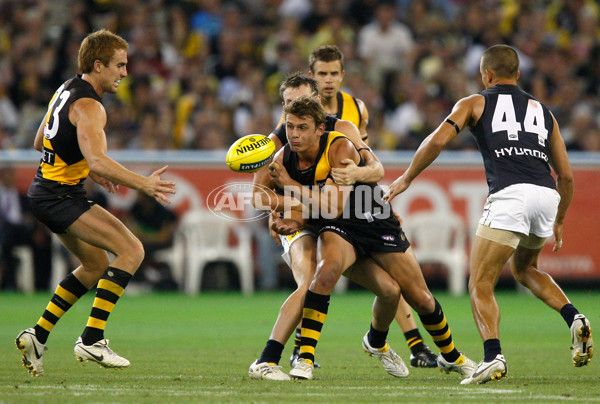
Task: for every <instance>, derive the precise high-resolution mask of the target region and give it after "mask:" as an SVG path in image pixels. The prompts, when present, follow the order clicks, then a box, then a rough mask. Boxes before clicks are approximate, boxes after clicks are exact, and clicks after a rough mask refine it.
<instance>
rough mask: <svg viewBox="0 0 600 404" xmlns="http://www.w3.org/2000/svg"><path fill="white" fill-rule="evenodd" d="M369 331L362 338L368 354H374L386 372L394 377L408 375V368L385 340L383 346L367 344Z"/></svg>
mask: <svg viewBox="0 0 600 404" xmlns="http://www.w3.org/2000/svg"><path fill="white" fill-rule="evenodd" d="M368 336H369V333H368V332H367V333H366V334H365V336H364V337H363V340H362V346H363V349H364V350H365V352H366V353H367V354H368V355H369V356H375V357H377V359H379V361H380V362H381V364H382V365H383V368H384V369H385V371H386V372H388V373H389V374H391V375H392V376H395V377H406V376H408V373H409V372H408V368H407V367H406V364H405V363H404V361H403V360H402V358H401V357H400V356H398V354H397V353H396V352H394V350H393V349H392V348H391V347H390V346H389V344H388V343H387V342H386V343H385V345H384V346H383V348H373V347H372V346H371V345H370V344H369V337H368Z"/></svg>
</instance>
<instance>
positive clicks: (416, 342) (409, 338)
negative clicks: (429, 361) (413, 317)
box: [404, 328, 424, 355]
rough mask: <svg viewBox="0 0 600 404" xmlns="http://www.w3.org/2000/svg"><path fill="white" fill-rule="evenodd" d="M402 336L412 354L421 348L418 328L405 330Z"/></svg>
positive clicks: (421, 341) (421, 339) (421, 342)
mask: <svg viewBox="0 0 600 404" xmlns="http://www.w3.org/2000/svg"><path fill="white" fill-rule="evenodd" d="M404 338H406V343H407V344H408V348H409V349H410V352H412V353H413V354H414V355H416V354H417V353H419V352H421V351H422V350H423V348H424V345H423V337H422V336H421V333H420V332H419V329H418V328H415V329H414V330H410V331H407V332H405V333H404Z"/></svg>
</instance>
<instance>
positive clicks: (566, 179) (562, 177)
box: [556, 172, 575, 187]
mask: <svg viewBox="0 0 600 404" xmlns="http://www.w3.org/2000/svg"><path fill="white" fill-rule="evenodd" d="M556 179H557V182H558V183H559V184H560V185H561V186H567V187H572V186H573V183H574V181H575V180H574V179H573V173H572V172H571V173H562V174H557V176H556Z"/></svg>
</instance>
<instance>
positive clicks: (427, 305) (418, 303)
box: [405, 291, 435, 315]
mask: <svg viewBox="0 0 600 404" xmlns="http://www.w3.org/2000/svg"><path fill="white" fill-rule="evenodd" d="M405 299H406V300H407V301H408V302H409V303H410V306H411V307H412V308H413V309H414V310H415V311H416V312H417V313H419V314H421V315H423V314H431V313H433V311H434V310H435V298H434V297H433V295H432V294H431V293H430V292H429V291H419V292H418V293H416V294H414V297H413V298H412V299H410V300H409V298H408V297H407V296H405Z"/></svg>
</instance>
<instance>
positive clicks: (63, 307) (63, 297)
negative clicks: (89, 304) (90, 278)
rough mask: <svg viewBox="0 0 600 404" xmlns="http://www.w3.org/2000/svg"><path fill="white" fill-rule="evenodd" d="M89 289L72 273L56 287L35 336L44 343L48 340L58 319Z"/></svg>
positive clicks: (36, 327)
mask: <svg viewBox="0 0 600 404" xmlns="http://www.w3.org/2000/svg"><path fill="white" fill-rule="evenodd" d="M87 291H88V289H87V288H86V287H85V286H83V284H82V283H81V282H79V279H77V278H76V277H75V275H73V273H70V274H69V275H67V276H66V277H65V279H63V280H62V282H61V283H60V284H59V285H58V286H57V287H56V291H55V292H54V296H52V299H50V302H49V303H48V306H46V310H45V311H44V314H42V317H40V319H39V320H38V322H37V324H36V325H35V326H34V327H33V328H34V329H35V336H36V338H37V339H38V341H40V342H41V343H42V344H45V343H46V341H48V336H49V335H50V331H52V329H53V328H54V326H55V325H56V323H57V322H58V320H59V319H60V318H61V317H62V316H63V314H65V313H66V312H67V310H69V309H70V308H71V306H73V305H74V304H75V302H77V300H79V298H80V297H81V296H83V295H85V294H86V293H87Z"/></svg>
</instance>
